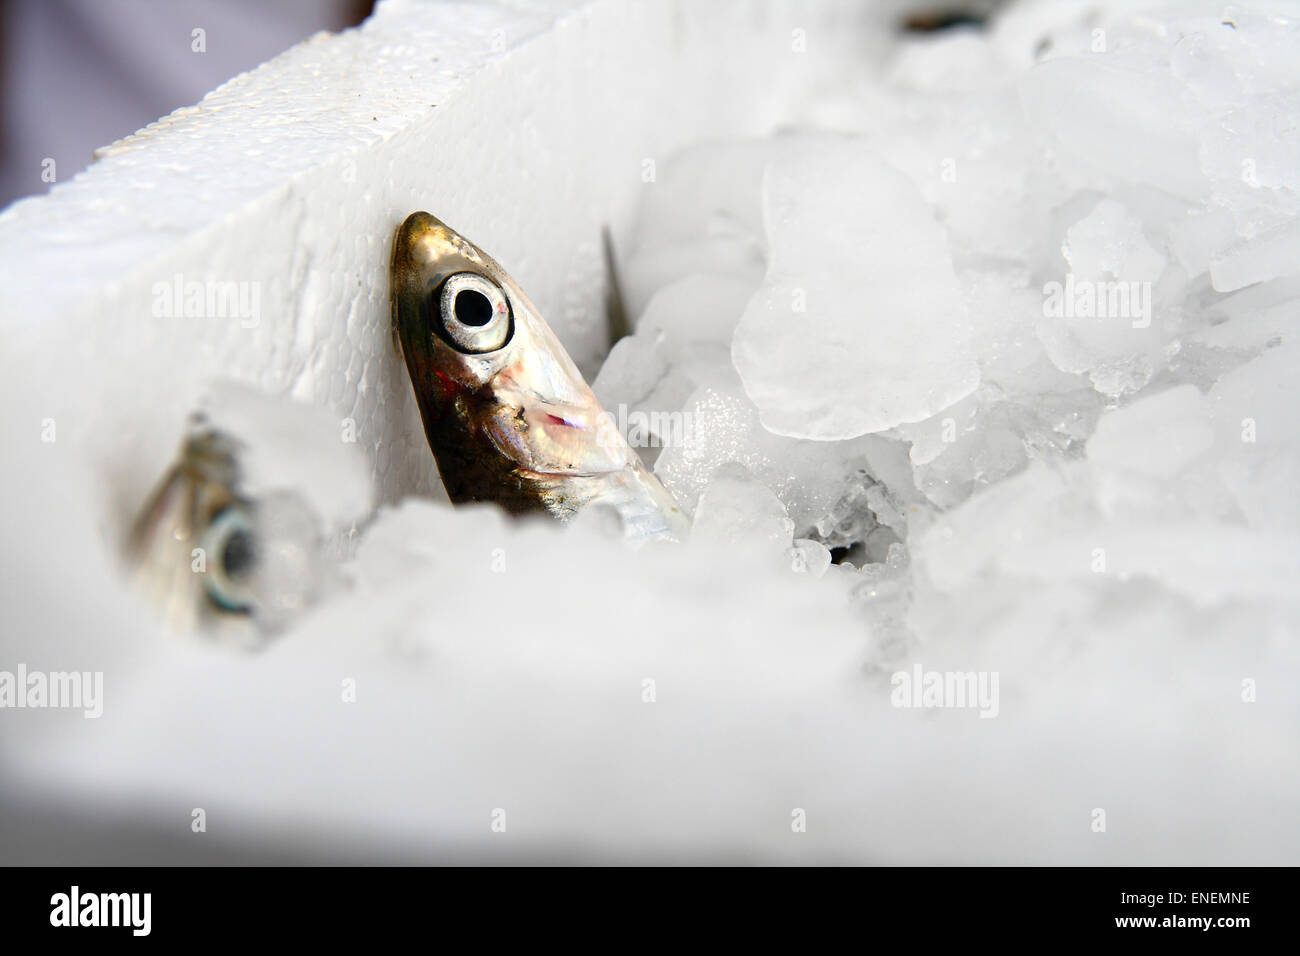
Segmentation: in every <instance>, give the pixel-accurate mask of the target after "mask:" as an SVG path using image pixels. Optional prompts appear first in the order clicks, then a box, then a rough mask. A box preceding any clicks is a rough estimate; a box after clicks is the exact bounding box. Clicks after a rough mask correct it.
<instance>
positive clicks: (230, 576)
mask: <svg viewBox="0 0 1300 956" xmlns="http://www.w3.org/2000/svg"><path fill="white" fill-rule="evenodd" d="M201 546H202V548H203V552H204V554H205V555H206V556H207V571H206V573H205V574H204V575H203V587H204V589H205V590H206V591H207V595H208V599H209V600H210V601H212V603H213V604H215V605H216V606H217V607H218V608H220V609H221V610H223V611H231V612H234V613H239V614H248V613H251V612H252V610H253V587H252V575H253V572H254V570H255V568H256V566H257V538H256V535H255V534H254V532H253V524H252V521H251V520H250V519H249V516H248V514H247V513H246V512H245V510H244V509H243V508H241V507H240V506H238V505H229V506H227V507H226V508H223V509H222V510H221V511H220V512H218V514H217V516H216V517H215V518H214V519H213V520H212V523H211V524H210V525H209V526H208V529H207V530H206V531H205V532H204V533H203V539H202V542H201Z"/></svg>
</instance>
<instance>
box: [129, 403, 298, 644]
mask: <svg viewBox="0 0 1300 956" xmlns="http://www.w3.org/2000/svg"><path fill="white" fill-rule="evenodd" d="M240 450H241V446H240V444H239V443H238V442H237V441H236V440H235V439H234V438H232V437H231V436H229V435H227V434H225V433H223V432H221V431H219V430H216V429H212V428H208V427H205V426H204V425H203V423H202V421H201V420H200V421H199V422H196V423H195V425H194V427H193V428H192V430H191V432H190V433H189V434H188V435H187V436H186V438H185V440H184V441H183V442H182V446H181V452H180V455H179V456H178V458H177V460H176V462H175V463H174V464H173V465H172V466H171V467H170V468H169V470H168V471H167V473H166V474H165V475H164V476H163V479H162V480H161V482H160V483H159V485H158V487H157V488H156V489H155V490H154V492H153V494H152V495H151V496H150V497H149V499H148V501H147V502H146V503H145V505H144V507H143V508H142V510H141V512H140V514H139V516H138V517H137V519H136V521H135V524H134V526H133V529H132V533H131V539H130V542H129V560H130V562H131V565H132V578H133V581H134V583H135V584H136V586H137V588H138V589H139V590H140V591H141V592H143V593H144V595H145V596H146V598H147V599H149V600H150V601H151V603H153V604H154V605H155V606H156V607H157V608H158V609H159V610H160V611H161V613H162V616H163V618H164V623H165V625H166V627H167V629H168V630H170V631H173V632H187V631H192V630H196V629H200V628H202V629H209V630H215V631H218V632H219V633H220V635H221V636H224V637H230V638H234V639H236V640H237V641H239V642H241V643H257V642H258V641H259V639H260V637H261V636H262V635H263V634H265V633H267V632H268V631H271V630H274V629H276V628H277V627H278V626H280V625H281V624H282V623H283V621H284V620H285V619H286V618H287V616H288V615H289V614H291V613H294V612H296V611H298V610H300V609H301V608H302V607H304V606H305V605H306V604H307V603H309V602H310V599H311V598H312V596H313V590H314V587H315V583H316V581H317V579H318V576H319V569H318V567H317V564H318V560H319V549H318V542H317V540H316V538H317V534H318V531H317V525H316V519H315V517H314V515H313V514H312V513H311V511H310V509H309V508H308V507H307V506H306V505H305V503H303V502H302V501H301V500H299V499H298V498H297V496H295V495H293V494H292V493H288V492H285V493H277V494H272V495H268V496H265V497H264V498H261V499H259V500H256V501H254V500H252V499H250V498H248V497H246V496H244V495H243V494H241V492H240V490H239V488H240V466H239V455H240Z"/></svg>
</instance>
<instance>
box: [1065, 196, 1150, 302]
mask: <svg viewBox="0 0 1300 956" xmlns="http://www.w3.org/2000/svg"><path fill="white" fill-rule="evenodd" d="M1061 254H1062V255H1063V256H1065V261H1066V262H1068V263H1069V264H1070V271H1071V272H1072V273H1074V275H1075V277H1076V278H1080V279H1124V280H1128V281H1137V282H1155V281H1156V280H1157V279H1159V278H1160V273H1161V272H1162V271H1163V270H1164V267H1165V257H1164V256H1162V255H1161V254H1160V253H1159V252H1157V251H1156V250H1155V249H1154V248H1152V246H1151V243H1149V242H1148V241H1147V239H1146V237H1145V236H1144V235H1143V233H1142V224H1141V223H1140V222H1138V221H1137V219H1136V218H1134V216H1133V215H1132V214H1131V213H1130V212H1129V211H1128V210H1127V209H1125V208H1124V206H1123V204H1121V203H1119V202H1116V201H1115V200H1114V199H1103V200H1102V201H1101V202H1099V203H1097V205H1096V207H1095V208H1094V209H1093V210H1092V212H1090V213H1089V214H1088V215H1087V216H1085V217H1083V218H1082V219H1080V220H1079V221H1078V222H1076V223H1075V224H1074V225H1073V226H1071V227H1070V228H1069V230H1067V232H1066V234H1065V241H1064V242H1063V243H1061Z"/></svg>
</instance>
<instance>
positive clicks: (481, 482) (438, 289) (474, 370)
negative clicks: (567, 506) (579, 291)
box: [391, 212, 639, 512]
mask: <svg viewBox="0 0 1300 956" xmlns="http://www.w3.org/2000/svg"><path fill="white" fill-rule="evenodd" d="M391 281H392V308H393V323H394V326H395V329H396V332H397V337H398V339H399V341H400V342H401V346H402V354H403V356H404V358H405V360H406V365H407V371H408V372H409V373H410V377H411V383H412V387H413V389H414V391H415V396H416V401H417V403H418V404H419V406H420V414H421V417H422V419H423V421H424V426H425V432H426V434H427V436H428V439H429V445H430V447H431V448H432V449H433V452H434V455H435V457H436V458H437V460H438V470H439V473H440V474H441V476H442V479H443V484H444V485H445V486H446V488H447V493H448V496H449V497H450V498H451V500H452V501H453V502H460V501H479V500H493V501H497V502H498V503H500V504H502V505H503V506H504V507H506V509H507V510H510V511H516V512H522V511H529V510H535V509H537V508H542V509H544V510H551V511H556V510H557V508H558V510H563V507H562V506H557V505H556V502H555V501H554V500H552V501H550V502H547V501H538V500H537V499H538V490H539V488H542V487H543V486H557V485H558V484H559V483H561V482H563V481H564V479H566V478H573V477H576V476H595V475H604V474H609V473H611V472H615V471H618V470H620V469H624V468H628V467H633V466H634V464H635V466H637V467H639V462H638V461H637V459H636V453H635V452H634V451H632V450H631V449H630V448H629V446H628V445H627V443H626V442H625V441H624V440H623V437H622V435H621V434H620V433H619V431H618V427H617V424H616V422H615V421H614V419H613V418H612V416H610V415H608V414H606V413H605V412H604V411H603V410H602V409H601V407H600V405H599V403H598V402H597V401H596V398H595V396H594V395H593V394H592V392H591V389H590V388H589V387H588V385H587V384H586V382H585V381H584V380H583V377H582V374H581V373H580V372H579V371H578V368H577V366H576V365H574V363H573V360H572V359H571V358H570V357H569V355H568V353H567V352H566V351H565V349H564V348H563V346H562V345H561V344H560V342H559V340H558V339H557V338H556V336H555V334H554V333H553V332H552V331H551V329H550V327H549V326H548V325H547V324H546V322H545V321H544V320H543V318H542V317H541V315H540V313H539V312H538V310H537V308H536V306H534V305H533V303H532V302H531V301H530V300H529V299H528V297H527V296H526V295H525V294H524V292H523V290H522V289H521V288H520V287H519V286H518V284H517V283H516V282H515V281H514V280H513V279H512V278H511V277H510V276H509V274H507V273H506V271H505V270H504V269H503V268H502V267H501V266H500V265H499V264H498V263H497V262H496V260H494V259H493V258H492V257H491V256H489V255H488V254H487V253H485V252H484V251H483V250H482V249H480V248H479V247H478V246H476V245H475V244H474V243H472V242H470V241H469V240H468V239H466V238H465V237H464V236H462V235H460V234H459V233H458V232H456V231H455V230H454V229H452V228H451V227H449V226H447V225H446V224H445V223H443V222H441V221H440V220H439V219H437V218H436V217H434V216H432V215H430V214H429V213H426V212H417V213H413V214H412V215H410V216H408V217H407V218H406V220H405V221H404V222H403V223H402V224H401V226H400V227H399V228H398V230H397V233H396V236H395V239H394V243H393V256H392V265H391ZM485 489H491V491H490V492H489V491H486V490H485ZM503 489H504V490H503ZM512 489H514V491H517V492H518V494H515V493H514V491H512ZM543 497H545V495H543Z"/></svg>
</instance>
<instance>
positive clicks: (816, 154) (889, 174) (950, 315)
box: [732, 139, 979, 441]
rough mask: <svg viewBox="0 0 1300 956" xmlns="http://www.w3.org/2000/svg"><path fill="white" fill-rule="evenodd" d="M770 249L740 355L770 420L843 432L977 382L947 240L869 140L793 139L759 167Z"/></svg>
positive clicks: (927, 405) (928, 411) (892, 421)
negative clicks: (799, 144) (795, 142)
mask: <svg viewBox="0 0 1300 956" xmlns="http://www.w3.org/2000/svg"><path fill="white" fill-rule="evenodd" d="M763 202H764V205H763V209H764V222H765V225H766V229H767V235H768V245H769V256H770V259H769V261H768V268H767V276H766V279H765V280H764V284H763V287H762V289H761V290H760V291H759V292H758V293H757V294H756V295H755V296H754V298H753V299H751V300H750V303H749V306H748V308H747V309H746V310H745V314H744V317H743V318H742V319H741V321H740V325H739V326H738V327H737V329H736V334H735V338H734V339H733V341H732V358H733V359H734V361H735V363H736V369H737V371H739V373H740V376H741V379H742V381H743V382H744V385H745V391H746V393H747V394H748V395H749V397H750V398H751V399H752V400H753V402H754V404H755V405H756V406H757V407H758V409H759V413H760V416H761V418H762V422H763V425H764V426H765V427H766V428H768V429H769V430H771V431H773V432H776V433H777V434H781V435H788V436H790V437H793V438H811V439H815V440H822V441H826V440H836V439H844V438H852V437H855V436H858V435H864V434H867V433H870V432H878V431H883V430H885V429H888V428H892V427H893V426H895V425H898V424H900V423H902V422H914V421H920V420H922V419H925V418H928V417H930V416H931V415H933V414H934V413H935V412H937V411H939V410H940V409H942V408H944V407H946V406H948V405H950V404H952V403H953V402H955V401H957V400H958V399H960V398H962V397H963V396H965V395H967V394H969V393H970V392H971V391H972V390H973V389H974V388H975V387H976V385H978V384H979V370H978V368H977V366H976V364H975V360H974V357H973V355H972V352H971V348H970V341H969V338H970V328H969V325H968V321H967V318H966V310H965V306H964V304H963V302H962V297H961V290H960V287H959V285H958V283H957V279H956V276H955V275H954V273H953V269H952V262H951V258H950V256H949V251H948V245H947V240H946V239H945V237H944V233H943V230H942V228H940V226H939V225H938V224H937V223H936V222H935V221H934V218H933V216H932V214H931V212H930V210H929V208H928V207H927V205H926V203H925V201H924V200H923V199H922V198H921V196H920V195H919V194H918V193H917V191H916V188H915V187H914V186H913V185H912V183H911V182H910V181H909V180H908V179H907V178H906V177H904V176H903V175H902V174H901V173H899V172H898V171H897V170H895V169H894V168H893V167H891V166H890V165H889V164H887V163H885V162H884V161H882V160H881V159H880V158H879V156H878V155H877V154H875V153H874V152H873V151H872V150H870V149H869V148H867V147H866V146H864V145H863V144H862V143H861V142H858V141H854V140H850V139H843V140H825V141H820V142H813V143H808V144H807V145H806V146H805V148H803V149H799V150H794V149H791V150H788V151H786V152H784V153H783V154H782V155H780V156H778V157H777V158H775V159H774V160H773V161H772V163H771V164H770V165H769V166H768V169H767V174H766V176H765V178H764V198H763Z"/></svg>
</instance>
